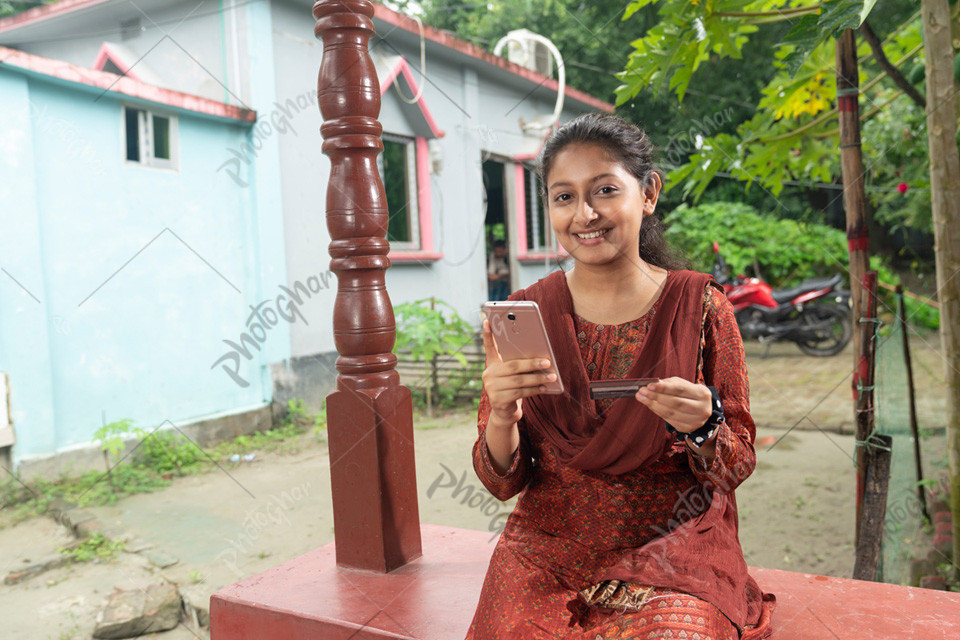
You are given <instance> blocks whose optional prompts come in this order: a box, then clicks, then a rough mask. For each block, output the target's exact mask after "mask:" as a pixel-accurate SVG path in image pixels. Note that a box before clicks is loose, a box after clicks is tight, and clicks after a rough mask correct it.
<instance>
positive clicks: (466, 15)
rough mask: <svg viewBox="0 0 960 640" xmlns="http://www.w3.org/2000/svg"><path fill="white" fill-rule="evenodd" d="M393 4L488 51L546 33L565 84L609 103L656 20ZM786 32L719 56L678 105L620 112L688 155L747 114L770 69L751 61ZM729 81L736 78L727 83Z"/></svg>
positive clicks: (606, 7)
mask: <svg viewBox="0 0 960 640" xmlns="http://www.w3.org/2000/svg"><path fill="white" fill-rule="evenodd" d="M393 4H394V5H395V6H396V7H397V8H399V9H401V10H404V11H407V12H408V13H411V14H414V15H419V16H420V17H421V18H422V19H423V21H424V23H425V24H429V25H431V26H433V27H436V28H438V29H442V30H446V31H450V32H452V33H453V34H454V35H456V36H457V37H460V38H463V39H465V40H468V41H470V42H473V43H474V44H476V45H478V46H481V47H484V48H487V49H491V50H492V49H493V47H494V45H495V44H496V42H497V41H498V40H499V39H500V38H502V37H503V36H505V35H506V34H507V33H508V32H509V31H512V30H515V29H528V30H530V31H533V32H535V33H539V34H540V35H543V36H545V37H547V38H549V39H550V40H551V41H553V43H554V44H555V45H556V46H557V48H558V49H559V50H560V53H561V54H562V55H563V59H564V67H565V71H566V76H567V83H568V84H569V85H570V86H572V87H576V88H577V89H580V90H582V91H585V92H587V93H589V94H591V95H594V96H597V97H599V98H601V99H603V100H607V101H610V102H612V101H614V99H615V98H616V94H615V92H616V89H617V87H618V86H619V85H620V84H621V81H620V80H619V79H618V78H617V73H618V72H619V70H620V68H621V66H622V64H623V60H624V59H625V58H626V57H627V56H628V55H629V53H630V51H632V47H631V42H633V41H634V40H635V39H636V37H637V31H638V28H641V29H643V28H649V27H652V26H653V25H654V24H656V21H657V13H656V10H655V8H654V7H652V6H651V7H644V8H643V9H641V10H640V11H638V12H636V14H635V15H634V16H633V17H632V18H631V20H630V21H629V22H624V21H623V15H624V3H623V2H622V0H620V1H618V0H593V1H589V2H588V1H585V0H510V1H500V2H487V3H475V4H469V3H464V2H463V0H422V1H418V2H415V1H414V0H398V1H396V2H394V3H393ZM783 33H786V28H784V29H780V30H777V29H772V30H768V32H766V33H765V34H762V36H761V37H758V38H755V39H754V40H752V41H751V42H749V43H747V44H746V48H747V51H748V55H746V56H744V57H743V58H742V59H737V60H734V59H727V60H723V61H719V62H718V65H719V67H721V68H720V69H719V72H718V73H716V74H713V75H711V76H710V77H705V78H703V79H702V80H700V81H698V83H697V86H696V87H692V88H691V89H690V91H689V93H690V95H691V96H693V98H694V99H692V100H687V101H685V102H683V103H681V104H676V103H675V101H673V100H671V99H670V97H669V96H665V95H655V94H654V93H653V92H645V93H644V94H643V95H641V96H637V97H636V98H635V99H631V100H629V101H626V102H624V103H623V104H621V105H619V106H618V107H617V113H618V114H619V115H620V116H622V117H624V118H626V119H627V120H630V121H632V122H636V123H638V124H640V125H641V126H642V127H644V128H645V129H646V130H647V132H648V134H650V136H651V138H652V140H653V142H654V144H655V145H656V146H657V147H658V148H659V149H660V152H661V159H662V161H663V162H664V164H665V165H667V166H672V165H674V164H678V163H680V162H683V161H685V160H686V157H687V155H688V154H689V153H690V152H691V151H692V150H694V148H695V145H696V140H697V138H698V136H700V137H703V136H708V135H712V134H715V133H723V132H726V133H733V132H734V131H735V129H736V125H737V124H738V123H739V122H741V121H743V120H744V119H747V118H749V117H750V116H752V115H753V113H754V111H755V105H756V103H757V100H759V98H760V89H761V88H762V87H763V86H764V85H765V84H766V83H767V81H768V80H769V78H770V77H771V75H772V70H770V69H768V68H766V67H764V66H762V65H756V64H752V63H751V60H752V59H756V58H769V57H770V55H772V54H771V52H772V49H773V45H774V44H775V42H776V41H777V39H778V38H779V37H781V36H782V35H783ZM731 79H733V80H734V81H733V82H731Z"/></svg>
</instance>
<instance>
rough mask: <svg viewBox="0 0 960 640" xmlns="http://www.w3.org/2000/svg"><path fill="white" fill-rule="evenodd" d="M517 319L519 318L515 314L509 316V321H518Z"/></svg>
mask: <svg viewBox="0 0 960 640" xmlns="http://www.w3.org/2000/svg"><path fill="white" fill-rule="evenodd" d="M516 319H517V316H516V315H515V314H513V313H508V314H507V320H516Z"/></svg>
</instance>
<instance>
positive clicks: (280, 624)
mask: <svg viewBox="0 0 960 640" xmlns="http://www.w3.org/2000/svg"><path fill="white" fill-rule="evenodd" d="M421 529H422V536H423V553H424V555H423V557H422V558H420V559H419V560H416V561H414V562H412V563H410V564H408V565H406V566H404V567H402V568H400V569H398V570H396V571H394V572H393V573H390V574H386V575H384V574H374V573H367V572H362V571H351V570H345V569H338V568H337V567H336V564H335V558H334V551H333V545H327V546H325V547H321V548H320V549H317V550H316V551H312V552H310V553H307V554H305V555H303V556H300V557H299V558H295V559H294V560H291V561H290V562H287V563H285V564H282V565H280V566H278V567H274V568H273V569H270V570H269V571H265V572H264V573H261V574H259V575H256V576H253V577H250V578H247V579H245V580H242V581H240V582H238V583H236V584H233V585H231V586H229V587H227V588H225V589H222V590H221V591H219V592H217V593H216V594H214V595H213V597H212V598H211V600H210V629H211V638H212V640H308V639H309V640H317V639H323V640H328V639H329V640H347V639H348V638H351V639H355V640H373V639H377V640H381V639H387V638H392V639H405V640H413V639H415V640H460V639H462V638H463V637H464V636H465V635H466V632H467V628H468V626H469V625H470V620H471V618H472V617H473V611H474V608H475V607H476V603H477V599H478V597H479V594H480V587H481V584H482V583H483V576H484V573H485V571H486V568H487V563H488V562H489V559H490V554H491V553H492V552H493V547H494V541H493V539H492V538H491V535H490V534H489V533H485V532H482V531H470V530H466V529H452V528H448V527H439V526H434V525H421ZM751 573H752V574H753V575H754V577H755V578H756V579H757V581H758V582H759V583H760V586H761V587H762V588H763V590H764V591H768V592H772V593H774V594H776V596H777V609H776V611H775V612H774V616H773V627H774V634H773V638H774V639H775V640H825V639H831V638H861V637H862V638H873V639H874V640H893V639H894V638H896V639H898V640H903V639H916V640H941V639H942V640H955V639H956V638H960V594H957V593H949V592H944V591H931V590H928V589H917V588H912V587H901V586H897V585H887V584H880V583H873V582H862V581H858V580H847V579H843V578H828V577H824V576H815V575H810V574H803V573H791V572H787V571H777V570H772V569H751Z"/></svg>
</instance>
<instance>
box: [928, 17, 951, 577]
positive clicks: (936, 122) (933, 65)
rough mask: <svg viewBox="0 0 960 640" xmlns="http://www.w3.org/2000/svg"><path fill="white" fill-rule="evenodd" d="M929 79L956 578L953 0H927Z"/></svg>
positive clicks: (933, 205) (932, 183)
mask: <svg viewBox="0 0 960 640" xmlns="http://www.w3.org/2000/svg"><path fill="white" fill-rule="evenodd" d="M920 7H921V15H922V20H923V40H924V43H925V45H926V50H925V55H924V61H925V62H924V65H925V67H926V79H927V140H928V142H929V145H928V146H929V149H930V205H931V206H930V208H931V209H932V211H933V234H934V238H935V252H936V258H937V297H938V298H939V300H940V341H941V343H942V345H943V360H944V368H943V369H944V372H945V380H946V385H945V386H946V389H947V415H946V416H945V420H946V423H947V460H948V462H949V464H950V503H951V509H952V511H953V514H954V517H953V558H954V577H960V569H957V568H956V565H957V564H960V562H957V560H958V559H960V278H958V277H957V273H958V272H960V233H957V229H958V228H960V152H958V149H957V121H956V113H957V111H956V106H955V104H956V102H957V99H956V88H955V86H954V76H953V45H952V43H951V39H950V24H951V20H950V7H949V6H948V4H947V0H921V2H920Z"/></svg>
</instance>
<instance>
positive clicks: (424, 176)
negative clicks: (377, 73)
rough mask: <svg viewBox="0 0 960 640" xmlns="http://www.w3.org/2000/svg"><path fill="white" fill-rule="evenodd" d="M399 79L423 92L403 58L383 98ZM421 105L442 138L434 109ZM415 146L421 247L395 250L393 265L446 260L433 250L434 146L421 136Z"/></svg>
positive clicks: (386, 79) (384, 86)
mask: <svg viewBox="0 0 960 640" xmlns="http://www.w3.org/2000/svg"><path fill="white" fill-rule="evenodd" d="M398 76H403V79H404V81H405V82H406V83H407V84H408V85H409V86H410V87H411V88H412V90H413V93H414V94H417V93H419V90H418V87H417V82H416V79H415V78H414V76H413V72H412V71H411V70H410V65H409V63H407V61H406V60H405V59H404V58H402V57H401V58H400V59H399V60H398V61H397V64H396V65H394V67H393V69H391V70H390V72H389V73H388V74H387V75H386V76H385V77H384V78H383V80H382V81H381V83H380V96H381V98H382V97H383V94H384V93H386V92H387V89H389V88H390V85H391V84H393V82H394V81H395V80H396V79H397V77H398ZM417 106H418V107H419V108H420V112H421V113H422V114H423V118H424V120H425V121H426V123H427V126H428V127H429V128H430V132H431V133H432V134H433V136H434V137H435V138H442V137H443V136H444V132H443V131H442V130H441V129H440V127H438V126H437V121H436V120H435V119H434V117H433V114H432V113H430V109H428V108H427V103H426V101H425V100H424V99H423V96H422V95H421V96H420V99H419V100H417ZM414 145H415V155H416V159H417V218H418V220H417V223H418V224H419V225H420V228H419V231H420V248H419V249H409V250H407V249H402V250H397V251H391V252H390V253H388V254H387V257H388V258H390V260H391V262H398V263H403V262H435V261H437V260H440V259H442V258H443V254H442V253H437V252H435V251H434V250H433V208H432V203H431V197H430V147H429V145H428V144H427V139H426V138H423V137H419V136H418V137H416V138H414Z"/></svg>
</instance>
